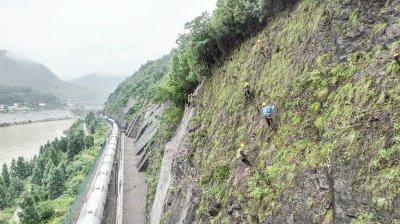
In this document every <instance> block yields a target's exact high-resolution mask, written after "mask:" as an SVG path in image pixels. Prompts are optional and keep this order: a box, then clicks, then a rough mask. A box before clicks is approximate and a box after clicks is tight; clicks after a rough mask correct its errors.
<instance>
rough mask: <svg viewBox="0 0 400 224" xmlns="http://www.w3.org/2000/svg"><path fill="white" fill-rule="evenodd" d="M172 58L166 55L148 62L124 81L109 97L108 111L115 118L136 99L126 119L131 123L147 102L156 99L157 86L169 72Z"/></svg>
mask: <svg viewBox="0 0 400 224" xmlns="http://www.w3.org/2000/svg"><path fill="white" fill-rule="evenodd" d="M170 57H171V56H170V55H166V56H164V57H162V58H160V59H157V60H154V61H149V62H147V63H146V64H145V65H143V66H141V67H140V68H139V70H138V71H137V72H135V73H134V74H133V75H132V76H130V77H129V78H127V79H126V80H125V81H123V82H122V83H121V84H120V85H119V86H118V87H117V89H116V90H115V91H114V92H113V93H112V94H111V95H110V96H109V98H108V101H107V103H106V111H107V112H108V113H109V114H110V115H114V116H115V115H117V114H118V113H119V112H120V111H122V110H123V108H124V107H125V106H126V105H127V103H128V101H129V100H130V99H134V101H135V103H134V105H133V106H132V107H131V108H129V112H128V114H127V116H126V119H127V120H128V121H130V120H131V119H132V118H133V117H134V115H136V113H137V112H139V111H140V109H141V108H142V107H143V105H144V103H145V102H146V101H147V100H153V99H155V98H156V95H157V94H156V93H157V89H156V88H157V85H158V84H159V83H160V82H161V81H162V78H163V77H164V76H165V75H166V74H167V73H168V71H169V61H170Z"/></svg>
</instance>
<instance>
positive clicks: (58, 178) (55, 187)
mask: <svg viewBox="0 0 400 224" xmlns="http://www.w3.org/2000/svg"><path fill="white" fill-rule="evenodd" d="M65 173H66V167H65V163H60V165H59V166H57V167H56V168H55V169H53V170H51V171H50V174H49V175H50V176H49V180H48V190H49V195H50V198H51V199H55V198H57V197H59V196H60V195H61V194H62V193H63V191H64V182H65V179H66V178H65Z"/></svg>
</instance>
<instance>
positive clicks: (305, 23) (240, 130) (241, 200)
mask: <svg viewBox="0 0 400 224" xmlns="http://www.w3.org/2000/svg"><path fill="white" fill-rule="evenodd" d="M282 2H284V1H239V0H220V1H218V3H217V7H218V8H217V9H216V11H215V12H214V14H213V15H212V16H208V15H206V14H203V15H202V16H200V17H198V18H196V19H195V20H194V21H192V22H191V23H188V24H187V26H186V28H187V29H188V30H189V33H188V34H185V35H182V36H181V37H180V38H179V40H178V45H179V47H178V49H177V50H176V52H175V54H174V55H173V56H172V60H171V65H170V67H171V68H170V70H169V71H168V75H167V76H165V78H164V80H163V81H161V82H158V84H157V85H158V87H157V91H156V92H155V93H156V95H155V96H156V97H154V98H156V99H162V100H172V101H173V102H174V103H175V107H173V108H172V109H171V110H168V111H167V112H166V114H165V115H164V116H165V117H164V119H165V120H164V123H163V127H168V128H167V129H164V128H161V130H160V133H162V134H160V133H159V134H158V135H157V136H156V137H155V138H154V139H153V140H152V142H151V143H150V144H149V145H150V150H149V152H150V153H151V156H150V162H149V169H148V171H147V173H146V175H147V180H148V183H149V195H148V206H149V207H151V203H152V200H153V197H154V193H155V189H156V185H157V182H156V181H157V176H158V172H159V167H160V165H161V159H162V155H163V147H164V144H165V142H166V141H167V140H168V139H169V138H170V136H171V133H172V132H173V130H174V127H176V124H177V123H178V122H179V117H180V116H181V114H182V109H179V108H182V107H183V105H184V104H185V103H186V101H187V95H188V94H190V93H191V92H192V91H193V89H194V88H195V87H196V85H197V84H198V81H199V80H200V77H201V76H208V77H207V79H205V83H204V87H203V89H202V90H201V92H200V94H199V95H198V96H197V97H196V99H195V101H196V102H195V105H196V114H195V116H194V118H193V120H192V123H193V124H192V126H193V127H198V129H197V130H194V131H193V132H192V133H191V134H190V138H191V143H192V144H191V146H190V147H191V148H192V150H193V152H194V154H193V155H188V156H187V158H186V157H185V158H177V159H178V160H179V159H181V160H183V164H185V165H186V166H188V167H189V168H188V169H190V171H192V172H188V173H190V174H194V175H199V176H198V182H197V183H198V185H199V187H200V196H199V197H200V202H199V205H198V206H197V207H196V218H195V220H196V222H198V223H210V222H211V223H286V222H289V221H291V222H294V221H296V222H299V223H332V222H336V223H350V222H353V223H397V222H398V221H399V218H398V217H400V214H399V212H398V209H397V208H398V195H400V191H399V186H398V183H399V182H400V179H399V177H400V175H399V173H400V167H399V164H400V161H399V157H398V151H399V147H400V141H399V139H400V125H399V124H400V120H399V115H400V108H399V106H398V105H400V104H399V100H400V95H399V93H400V89H399V81H400V80H399V77H400V76H399V72H400V64H399V63H398V62H395V61H394V60H393V57H392V55H393V53H395V52H396V51H398V50H399V47H400V42H399V40H398V38H399V36H398V35H397V34H398V33H399V31H400V22H399V20H398V15H399V13H400V7H399V6H397V5H394V4H395V3H393V1H389V2H388V3H387V6H384V4H383V1H381V2H379V1H372V2H368V3H366V2H360V1H351V0H350V1H349V0H346V1H339V0H329V1H312V0H302V1H298V4H297V5H295V6H294V7H293V8H290V7H289V8H286V6H287V5H285V4H281V3H282ZM364 3H365V4H364ZM390 4H393V5H390ZM288 5H290V4H288ZM260 6H261V7H260ZM266 9H267V11H265V10H266ZM282 9H287V10H286V11H282ZM383 21H384V22H383ZM259 40H260V41H261V42H262V43H264V44H265V49H266V56H263V55H262V54H261V52H260V50H261V49H260V45H259V44H257V42H258V41H259ZM133 78H135V77H132V79H133ZM135 79H139V77H136V78H135ZM245 82H249V83H250V86H251V91H252V92H253V93H254V100H253V101H252V102H251V103H247V102H246V99H245V97H244V95H243V93H242V91H241V89H242V86H243V84H244V83H245ZM149 85H151V84H147V86H149ZM151 89H154V85H152V88H151ZM121 90H122V85H121V89H120V91H121ZM134 91H135V85H125V89H123V92H125V94H120V95H121V96H122V97H120V96H117V97H115V96H113V97H114V98H113V97H110V99H109V110H110V111H112V112H113V113H118V112H120V111H121V109H122V108H123V106H125V105H126V104H127V102H128V100H129V99H130V98H137V97H138V96H143V95H140V93H139V92H134ZM127 93H129V94H127ZM115 99H116V100H115ZM114 101H115V102H114ZM121 102H123V103H121ZM262 103H275V104H276V105H277V111H276V114H275V116H274V125H275V126H276V127H277V129H276V130H275V131H270V130H269V129H268V128H267V127H266V124H265V121H264V120H263V119H262V118H261V114H260V105H261V104H262ZM141 107H142V105H139V106H137V105H135V106H133V107H131V110H130V112H129V114H136V113H138V111H139V110H140V108H141ZM129 116H130V115H128V117H129ZM168 132H169V133H168ZM241 143H244V144H245V148H244V150H243V152H244V153H245V154H246V155H247V156H248V159H249V161H250V162H251V164H252V166H251V167H246V165H244V164H243V163H242V162H241V161H240V160H239V159H237V158H236V153H237V149H238V148H239V146H240V144H241ZM188 147H189V146H188ZM181 162H182V161H181ZM185 165H183V167H185ZM180 168H182V167H181V166H180ZM182 190H183V189H182ZM170 191H171V192H172V191H174V189H172V190H171V189H170ZM178 192H179V190H178ZM182 192H185V191H181V192H180V193H182ZM178 194H179V193H178ZM196 197H197V195H196ZM166 208H168V206H166ZM172 216H173V214H164V215H163V217H164V219H163V221H165V222H166V223H168V219H169V217H172Z"/></svg>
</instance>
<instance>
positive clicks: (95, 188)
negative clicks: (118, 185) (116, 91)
mask: <svg viewBox="0 0 400 224" xmlns="http://www.w3.org/2000/svg"><path fill="white" fill-rule="evenodd" d="M107 121H108V122H109V123H110V124H111V125H112V130H111V133H110V136H109V139H108V143H107V146H106V148H105V150H106V151H105V152H104V153H103V155H102V157H101V161H100V163H99V166H98V168H97V172H96V174H95V177H94V179H93V182H92V184H91V186H90V188H89V191H88V194H87V197H86V200H85V202H84V204H83V206H82V209H81V212H80V214H79V218H78V221H77V224H101V221H102V219H103V212H104V208H105V205H106V201H107V193H108V187H109V186H110V182H111V172H112V169H113V163H114V161H115V154H116V151H117V144H118V135H119V131H118V125H117V123H116V122H115V121H114V120H113V119H111V118H107Z"/></svg>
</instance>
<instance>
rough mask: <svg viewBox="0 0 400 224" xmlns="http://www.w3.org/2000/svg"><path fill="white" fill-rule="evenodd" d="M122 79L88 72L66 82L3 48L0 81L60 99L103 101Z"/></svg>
mask: <svg viewBox="0 0 400 224" xmlns="http://www.w3.org/2000/svg"><path fill="white" fill-rule="evenodd" d="M121 80H122V78H119V79H115V80H114V78H110V77H104V76H100V75H89V76H86V77H83V78H79V79H76V80H73V81H72V82H67V81H63V80H61V79H60V78H58V77H57V76H56V75H55V74H54V73H53V72H52V71H51V70H50V69H49V68H47V67H46V66H45V65H43V64H41V63H39V62H35V61H31V60H28V59H25V58H22V57H20V56H17V55H15V54H13V53H12V52H9V51H6V50H0V84H1V85H3V86H9V87H24V88H30V89H32V91H34V92H36V93H38V94H50V95H53V96H55V97H57V98H58V99H59V100H60V101H70V100H71V101H86V102H99V103H102V102H104V101H105V100H106V98H107V96H108V94H109V93H110V92H111V91H112V90H113V88H115V87H116V85H117V84H118V83H119V82H120V81H121ZM0 103H1V102H0Z"/></svg>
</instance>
